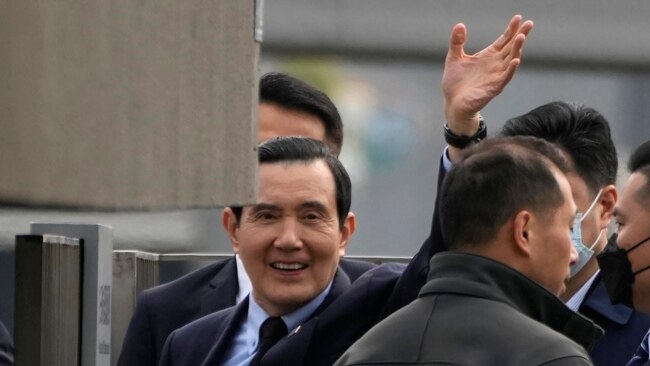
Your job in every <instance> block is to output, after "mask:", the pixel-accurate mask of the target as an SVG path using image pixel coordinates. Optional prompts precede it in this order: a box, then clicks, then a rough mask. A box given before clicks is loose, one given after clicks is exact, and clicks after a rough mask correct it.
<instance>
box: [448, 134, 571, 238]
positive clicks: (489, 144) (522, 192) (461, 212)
mask: <svg viewBox="0 0 650 366" xmlns="http://www.w3.org/2000/svg"><path fill="white" fill-rule="evenodd" d="M553 166H555V167H556V169H557V170H558V171H560V172H562V173H567V172H568V171H569V165H568V163H567V162H566V160H565V159H564V157H563V156H562V154H561V152H560V151H559V149H558V148H557V147H555V146H554V145H552V144H550V143H548V142H546V141H544V140H541V139H538V138H535V137H530V136H516V137H499V138H492V139H487V140H485V141H483V142H481V143H479V144H477V145H475V146H473V147H472V148H470V149H467V150H466V151H464V153H463V156H462V157H461V159H460V161H459V162H457V163H454V165H453V167H452V168H451V170H450V171H449V173H448V174H447V176H446V178H445V181H444V182H443V185H442V188H441V193H440V206H439V210H440V226H441V228H442V235H443V238H444V240H445V242H447V243H448V245H449V247H450V248H451V249H458V248H462V247H464V246H472V245H480V244H483V243H486V242H489V241H490V240H492V239H494V238H495V237H496V235H497V232H498V231H499V229H500V228H501V227H502V226H503V225H504V224H505V223H506V222H507V221H508V220H509V219H510V218H512V217H513V216H514V215H516V214H517V212H519V211H521V210H523V209H527V210H530V211H531V212H534V213H536V214H538V215H540V217H543V218H545V219H546V218H550V217H551V215H552V213H553V212H554V210H555V209H557V208H558V207H560V206H561V205H562V204H563V203H564V196H563V195H562V192H561V190H560V187H559V185H558V183H557V180H556V178H555V176H554V175H553V171H552V167H553Z"/></svg>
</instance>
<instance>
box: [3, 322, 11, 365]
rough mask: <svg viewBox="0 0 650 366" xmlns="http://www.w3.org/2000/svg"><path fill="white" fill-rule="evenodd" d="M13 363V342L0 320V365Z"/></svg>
mask: <svg viewBox="0 0 650 366" xmlns="http://www.w3.org/2000/svg"><path fill="white" fill-rule="evenodd" d="M13 364H14V344H13V342H12V341H11V336H10V335H9V331H7V328H5V325H4V324H2V323H1V322H0V366H9V365H13Z"/></svg>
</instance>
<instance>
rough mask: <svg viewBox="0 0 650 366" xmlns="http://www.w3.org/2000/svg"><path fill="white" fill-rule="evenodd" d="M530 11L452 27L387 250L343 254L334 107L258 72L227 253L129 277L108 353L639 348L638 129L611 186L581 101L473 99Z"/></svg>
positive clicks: (522, 35) (649, 201)
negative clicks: (401, 236) (423, 165)
mask: <svg viewBox="0 0 650 366" xmlns="http://www.w3.org/2000/svg"><path fill="white" fill-rule="evenodd" d="M532 28H533V23H532V22H531V21H523V19H522V18H521V16H514V17H513V18H512V19H511V21H510V22H509V23H508V26H507V27H506V30H505V31H504V32H503V34H501V35H500V36H499V37H498V38H497V39H496V40H495V41H494V42H493V43H492V44H490V45H489V46H488V47H486V48H485V49H483V50H481V51H480V52H478V53H476V54H473V55H468V54H465V52H464V45H465V42H466V38H467V30H466V28H465V26H464V25H463V24H458V25H456V26H455V27H454V28H453V30H452V33H451V36H450V40H449V50H448V53H447V57H446V60H445V69H444V74H443V78H442V89H443V95H444V111H445V119H446V123H445V125H444V131H445V139H446V141H447V144H448V146H447V147H446V149H445V151H444V153H443V155H442V157H441V159H440V167H439V177H438V190H437V197H436V202H435V203H434V206H433V207H435V209H434V212H433V217H432V225H431V232H430V235H429V237H428V238H427V239H426V240H425V241H424V242H423V244H422V245H421V247H420V248H419V250H418V251H417V253H415V254H414V255H413V258H412V260H411V261H410V262H409V263H408V264H407V265H406V266H404V265H400V264H382V265H373V264H369V263H365V262H358V261H351V260H346V259H345V258H344V254H345V250H346V248H347V245H348V243H349V241H350V238H351V237H352V236H353V234H354V231H355V229H356V225H357V222H356V217H355V215H354V213H352V212H350V203H351V193H350V192H351V182H350V179H349V176H348V173H347V171H346V169H345V167H344V166H343V165H342V164H341V162H340V161H339V160H338V158H337V157H338V154H339V152H340V151H341V147H342V143H343V125H342V122H341V118H340V116H339V113H338V111H337V109H336V107H335V106H334V104H333V103H332V102H331V100H330V99H329V98H328V97H327V95H325V94H324V93H322V92H321V91H319V90H317V89H315V88H313V87H312V86H310V85H308V84H306V83H304V82H302V81H300V80H297V79H295V78H293V77H291V76H288V75H285V74H279V73H272V74H267V75H265V76H263V77H262V79H261V81H260V106H259V111H258V112H259V115H258V119H259V136H258V139H259V141H260V143H261V144H260V146H259V163H260V168H259V177H260V188H259V195H258V197H257V201H256V203H255V204H253V205H250V206H244V207H228V208H226V209H225V210H224V212H223V218H222V224H223V226H224V228H225V230H226V231H227V233H228V235H229V238H230V241H231V244H232V247H233V250H234V253H235V255H234V256H233V258H231V259H229V260H226V261H223V262H218V263H213V264H211V265H208V266H206V267H204V268H202V269H199V270H197V271H195V272H192V273H190V274H188V275H186V276H184V277H182V278H179V279H177V280H175V281H173V282H170V283H167V284H164V285H162V286H158V287H155V288H152V289H148V290H145V291H144V292H143V293H142V294H141V295H140V296H139V298H138V304H137V307H136V311H135V314H134V316H133V318H132V320H131V323H130V325H129V329H128V331H127V334H126V337H125V339H124V345H123V347H122V351H121V354H120V359H119V361H118V364H120V365H157V364H159V365H208V364H210V365H249V364H250V365H333V364H335V365H409V364H412V365H442V364H444V365H592V364H593V365H624V364H626V363H628V362H629V364H630V365H644V364H648V363H647V362H648V352H647V350H648V349H649V346H650V345H649V344H648V336H647V335H646V333H647V332H648V329H649V328H650V317H648V315H650V271H646V270H647V269H649V268H650V245H645V244H648V243H649V242H650V141H648V142H647V143H645V144H643V145H642V146H640V147H639V148H638V149H636V151H635V153H634V154H633V155H632V157H631V159H630V162H629V164H628V165H629V166H628V168H629V170H630V172H631V175H630V178H629V180H628V181H627V182H626V184H625V186H624V188H623V190H622V191H621V192H620V193H619V191H618V190H617V188H616V175H617V170H618V158H617V153H616V148H615V146H614V143H613V141H612V137H611V132H610V127H609V123H608V121H607V120H606V119H605V118H604V117H603V116H602V115H601V114H600V113H599V112H598V111H596V110H595V109H593V108H590V107H586V106H581V105H574V104H571V103H566V102H562V101H556V102H551V103H548V104H545V105H542V106H540V107H538V108H535V109H533V110H531V111H530V112H528V113H526V114H523V115H521V116H518V117H514V118H512V119H510V120H508V121H507V122H506V123H505V125H504V127H503V129H502V130H501V131H500V132H499V133H498V136H497V137H493V138H487V123H486V121H484V120H483V118H482V117H481V115H480V111H481V110H482V109H483V108H484V107H485V106H486V105H487V104H488V103H489V102H490V101H491V100H492V99H493V98H494V97H496V96H497V95H499V94H500V93H501V92H502V91H503V89H504V88H505V87H506V86H507V84H508V82H509V81H510V80H511V79H512V77H513V76H514V74H515V72H516V69H517V67H518V66H519V64H520V62H521V55H522V49H523V46H524V44H525V42H526V37H527V35H528V34H529V32H530V31H531V30H532ZM613 220H616V222H617V233H615V234H614V235H611V236H609V235H608V228H610V227H611V224H612V222H613ZM608 237H609V238H608ZM2 329H3V328H0V330H2ZM644 336H645V337H644ZM0 339H4V336H2V333H0ZM4 349H6V348H4V345H3V344H0V357H3V356H2V355H3V353H2V352H3V350H4ZM0 360H1V358H0ZM0 364H1V363H0Z"/></svg>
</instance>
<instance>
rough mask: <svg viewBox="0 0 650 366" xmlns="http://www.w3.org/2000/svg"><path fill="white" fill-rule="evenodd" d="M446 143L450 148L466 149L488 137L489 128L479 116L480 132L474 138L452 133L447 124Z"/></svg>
mask: <svg viewBox="0 0 650 366" xmlns="http://www.w3.org/2000/svg"><path fill="white" fill-rule="evenodd" d="M444 127H445V141H446V142H447V144H448V145H449V146H453V147H457V148H459V149H464V148H466V147H467V146H469V145H472V144H475V143H477V142H479V141H481V140H483V139H485V137H487V127H486V126H485V121H483V116H479V123H478V131H476V133H475V134H473V135H472V136H461V135H456V134H455V133H453V132H451V130H450V129H449V126H448V125H447V124H446V123H445V126H444Z"/></svg>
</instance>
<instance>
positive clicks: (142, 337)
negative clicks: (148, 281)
mask: <svg viewBox="0 0 650 366" xmlns="http://www.w3.org/2000/svg"><path fill="white" fill-rule="evenodd" d="M156 361H157V360H156V350H155V349H154V334H153V330H152V329H151V320H150V318H149V307H148V303H147V292H146V291H145V292H143V293H141V294H140V295H139V296H138V302H137V306H136V308H135V313H134V314H133V317H132V318H131V322H130V323H129V327H128V329H127V331H126V335H125V336H124V342H123V343H122V350H121V352H120V357H119V359H118V361H117V364H118V366H136V365H137V366H155V365H156Z"/></svg>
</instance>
